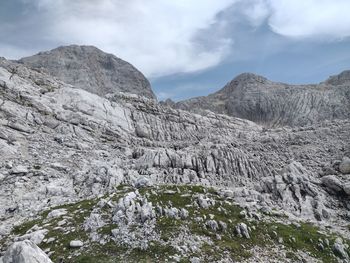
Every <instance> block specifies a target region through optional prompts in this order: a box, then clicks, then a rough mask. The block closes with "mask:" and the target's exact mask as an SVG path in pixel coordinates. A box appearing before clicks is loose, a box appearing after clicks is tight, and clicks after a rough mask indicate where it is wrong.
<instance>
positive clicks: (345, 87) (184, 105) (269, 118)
mask: <svg viewBox="0 0 350 263" xmlns="http://www.w3.org/2000/svg"><path fill="white" fill-rule="evenodd" d="M349 75H350V74H349V71H344V72H343V73H341V74H339V75H337V76H333V77H331V78H329V79H328V80H327V81H325V82H323V83H320V84H317V85H289V84H284V83H277V82H272V81H270V80H268V79H266V78H264V77H262V76H258V75H254V74H251V73H244V74H241V75H239V76H237V77H236V78H235V79H233V80H232V81H231V82H229V83H228V84H227V85H226V86H225V87H224V88H223V89H221V90H219V91H218V92H215V93H213V94H211V95H208V96H206V97H198V98H192V99H189V100H185V101H180V102H177V103H173V102H171V101H167V102H164V103H165V104H166V105H169V106H172V107H175V108H178V109H184V110H189V111H193V112H197V113H202V114H203V112H204V111H205V110H210V111H212V112H215V113H220V114H227V115H230V116H234V117H239V118H243V119H248V120H251V121H254V122H256V123H259V124H262V125H264V126H267V127H279V126H286V125H288V126H305V125H312V124H314V123H318V122H321V121H324V120H334V119H340V120H341V119H349V117H350V80H349V79H350V77H349Z"/></svg>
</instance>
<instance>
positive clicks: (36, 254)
mask: <svg viewBox="0 0 350 263" xmlns="http://www.w3.org/2000/svg"><path fill="white" fill-rule="evenodd" d="M0 262H1V259H0ZM38 262H40V263H52V261H51V260H50V258H49V257H48V256H47V255H46V254H45V253H44V252H43V251H42V250H41V249H40V248H39V247H38V246H37V245H35V244H34V243H33V242H31V241H28V240H24V241H20V242H15V243H13V244H12V245H11V246H10V247H9V248H8V249H7V251H6V252H5V255H4V256H3V258H2V263H38Z"/></svg>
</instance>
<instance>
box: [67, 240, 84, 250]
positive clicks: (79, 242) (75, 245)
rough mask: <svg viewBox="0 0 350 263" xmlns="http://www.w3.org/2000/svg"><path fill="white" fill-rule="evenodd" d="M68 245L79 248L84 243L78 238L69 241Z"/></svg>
mask: <svg viewBox="0 0 350 263" xmlns="http://www.w3.org/2000/svg"><path fill="white" fill-rule="evenodd" d="M69 246H70V247H71V248H80V247H82V246H84V243H83V242H82V241H80V240H72V241H70V242H69Z"/></svg>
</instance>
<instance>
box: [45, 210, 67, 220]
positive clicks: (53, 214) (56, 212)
mask: <svg viewBox="0 0 350 263" xmlns="http://www.w3.org/2000/svg"><path fill="white" fill-rule="evenodd" d="M66 214H67V210H66V209H64V208H61V209H55V210H52V211H51V212H50V213H49V214H48V215H47V218H56V217H60V216H63V215H66Z"/></svg>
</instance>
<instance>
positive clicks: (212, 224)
mask: <svg viewBox="0 0 350 263" xmlns="http://www.w3.org/2000/svg"><path fill="white" fill-rule="evenodd" d="M205 224H206V226H207V227H208V228H210V229H211V230H213V231H217V230H219V224H218V222H216V221H215V220H208V221H207V222H206V223H205Z"/></svg>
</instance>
